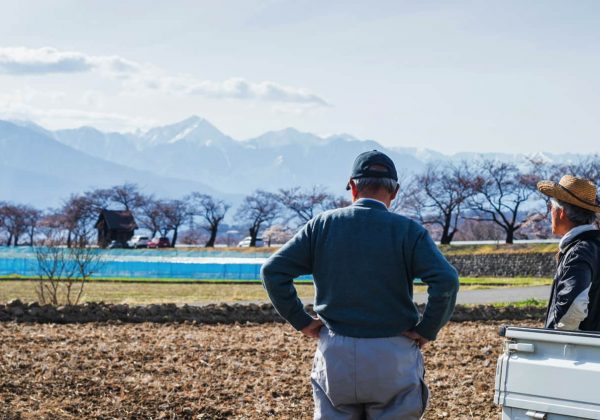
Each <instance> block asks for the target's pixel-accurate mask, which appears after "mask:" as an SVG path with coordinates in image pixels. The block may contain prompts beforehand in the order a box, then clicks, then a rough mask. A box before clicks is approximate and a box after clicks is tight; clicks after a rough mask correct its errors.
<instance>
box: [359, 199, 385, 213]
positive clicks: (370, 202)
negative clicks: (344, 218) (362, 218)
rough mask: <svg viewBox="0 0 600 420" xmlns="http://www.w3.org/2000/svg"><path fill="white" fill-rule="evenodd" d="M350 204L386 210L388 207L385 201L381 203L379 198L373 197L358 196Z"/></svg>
mask: <svg viewBox="0 0 600 420" xmlns="http://www.w3.org/2000/svg"><path fill="white" fill-rule="evenodd" d="M352 205H353V206H357V207H368V208H371V209H378V210H385V211H388V208H387V206H386V205H385V203H383V202H381V201H379V200H375V199H373V198H359V199H358V200H356V201H355V202H354V203H353V204H352Z"/></svg>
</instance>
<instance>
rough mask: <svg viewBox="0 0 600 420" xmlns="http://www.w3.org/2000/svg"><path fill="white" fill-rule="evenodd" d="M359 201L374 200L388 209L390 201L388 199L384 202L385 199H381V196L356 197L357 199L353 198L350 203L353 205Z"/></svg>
mask: <svg viewBox="0 0 600 420" xmlns="http://www.w3.org/2000/svg"><path fill="white" fill-rule="evenodd" d="M360 199H365V200H374V201H377V202H379V203H381V204H383V205H385V207H386V208H389V207H390V200H389V198H388V199H387V200H386V199H385V198H383V197H381V196H357V197H353V200H352V202H353V203H355V202H357V201H358V200H360Z"/></svg>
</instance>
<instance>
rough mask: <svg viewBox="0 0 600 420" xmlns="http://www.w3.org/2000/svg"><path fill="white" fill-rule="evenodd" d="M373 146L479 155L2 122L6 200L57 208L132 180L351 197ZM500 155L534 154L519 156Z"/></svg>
mask: <svg viewBox="0 0 600 420" xmlns="http://www.w3.org/2000/svg"><path fill="white" fill-rule="evenodd" d="M408 142H409V140H407V143H408ZM371 149H378V150H382V151H384V152H386V153H388V154H389V155H390V156H391V157H392V159H393V160H394V161H395V163H396V165H397V167H398V169H399V170H400V171H403V172H405V173H412V172H416V171H419V170H421V169H423V168H424V167H425V165H426V164H427V163H428V162H430V161H437V160H448V159H450V160H456V159H473V158H475V157H478V156H480V155H478V154H476V153H461V154H457V155H453V156H447V155H443V154H441V153H438V152H435V151H431V150H422V149H415V148H408V147H407V148H388V147H384V146H382V145H381V144H379V143H377V142H376V141H374V140H360V139H357V138H354V137H352V136H350V135H347V134H341V135H334V136H329V137H319V136H317V135H314V134H310V133H303V132H300V131H298V130H296V129H294V128H287V129H285V130H281V131H270V132H267V133H265V134H263V135H261V136H259V137H256V138H252V139H247V140H243V141H240V140H236V139H233V138H231V137H229V136H227V135H226V134H223V133H222V132H221V131H219V130H218V129H217V128H216V127H214V126H213V125H212V124H211V123H210V122H208V121H207V120H205V119H203V118H200V117H196V116H193V117H190V118H188V119H186V120H183V121H180V122H178V123H175V124H171V125H166V126H162V127H156V128H152V129H150V130H148V131H146V132H136V133H114V132H102V131H99V130H97V129H95V128H93V127H81V128H77V129H68V130H56V131H50V130H47V129H45V128H43V127H40V126H39V125H36V124H34V123H32V122H28V121H1V120H0V170H1V171H2V174H3V176H2V178H1V180H0V200H8V201H15V202H19V203H28V204H33V205H36V206H39V207H47V206H56V205H58V204H60V202H61V200H62V199H64V198H66V197H67V196H68V195H69V194H70V193H76V192H82V191H84V190H86V189H90V188H94V187H107V186H111V185H116V184H122V183H124V182H133V183H136V184H138V185H139V186H140V187H141V188H142V190H143V191H144V192H147V193H154V194H156V195H157V196H160V197H169V198H175V197H181V196H183V195H185V194H187V193H189V192H191V191H201V192H206V193H209V194H213V195H216V196H220V197H224V198H226V199H228V200H229V201H231V202H232V203H233V204H236V203H237V202H239V201H240V200H241V198H242V197H243V195H244V194H247V193H248V192H250V191H253V190H254V189H257V188H261V189H266V190H271V191H275V190H277V189H278V188H285V187H292V186H295V185H300V186H305V187H309V186H312V185H316V184H319V185H323V186H326V187H327V188H329V189H330V191H331V192H333V193H335V194H343V193H344V186H345V183H346V181H347V177H348V173H349V171H350V167H351V164H352V161H353V159H354V158H355V157H356V155H357V154H359V153H360V152H363V151H366V150H371ZM487 156H490V155H487ZM492 156H493V157H496V158H499V159H506V160H511V161H513V162H519V161H524V160H525V155H519V154H514V155H509V154H493V155H492ZM544 157H545V158H546V159H548V160H550V161H557V160H567V159H575V158H576V156H575V155H560V156H558V155H544Z"/></svg>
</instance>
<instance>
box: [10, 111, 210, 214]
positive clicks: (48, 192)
mask: <svg viewBox="0 0 600 420" xmlns="http://www.w3.org/2000/svg"><path fill="white" fill-rule="evenodd" d="M80 130H81V131H80V132H81V133H90V132H91V131H90V129H88V128H85V129H80ZM51 135H52V133H49V132H45V131H42V130H40V129H39V128H38V127H37V126H35V127H33V126H31V127H30V126H27V125H24V124H19V125H17V124H14V123H11V122H7V121H0V170H1V171H2V173H3V176H2V177H1V181H0V200H8V201H15V202H20V203H28V204H34V205H36V206H39V207H49V206H56V205H59V204H60V203H61V201H62V200H63V199H65V198H67V197H68V195H69V194H71V193H77V192H83V191H84V190H87V189H90V188H95V187H108V186H111V185H117V184H122V183H124V182H133V183H137V184H138V185H139V186H140V187H141V188H143V189H144V191H146V192H148V193H155V194H157V195H159V196H162V197H179V196H181V195H183V194H185V193H187V192H190V191H201V192H206V193H211V194H217V193H218V192H217V191H215V190H214V189H212V188H210V187H208V186H206V185H203V184H202V183H201V182H198V181H191V180H185V179H176V178H174V177H163V176H160V175H157V174H155V173H152V172H149V171H140V170H136V169H133V168H130V167H127V166H123V165H120V164H118V163H115V162H111V161H109V160H104V159H100V158H98V157H96V156H93V153H84V152H82V151H80V150H77V149H75V148H74V147H70V146H67V145H66V144H63V143H60V142H58V141H56V140H55V139H54V138H53V137H52V136H51ZM86 138H88V137H86ZM89 138H91V139H92V140H91V141H90V145H92V144H93V146H91V148H92V150H94V147H96V146H95V145H96V143H93V142H94V140H96V138H94V137H93V136H92V137H89ZM80 140H81V142H83V140H82V139H80ZM107 144H108V143H107ZM85 147H86V148H87V147H88V146H87V145H85ZM96 151H97V150H96Z"/></svg>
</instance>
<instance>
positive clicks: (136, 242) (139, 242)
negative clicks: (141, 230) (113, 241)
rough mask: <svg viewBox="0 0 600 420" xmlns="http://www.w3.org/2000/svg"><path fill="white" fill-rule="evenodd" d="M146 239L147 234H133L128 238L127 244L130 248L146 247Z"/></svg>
mask: <svg viewBox="0 0 600 420" xmlns="http://www.w3.org/2000/svg"><path fill="white" fill-rule="evenodd" d="M148 241H149V239H148V237H147V236H141V235H135V236H134V237H132V238H131V239H130V240H129V246H130V247H132V248H146V247H147V246H148Z"/></svg>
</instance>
